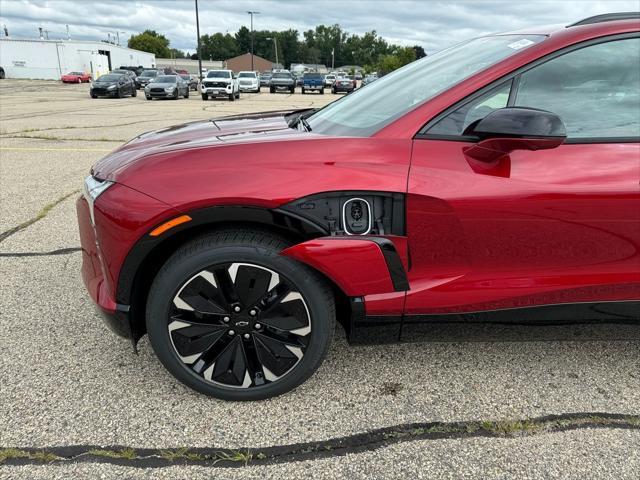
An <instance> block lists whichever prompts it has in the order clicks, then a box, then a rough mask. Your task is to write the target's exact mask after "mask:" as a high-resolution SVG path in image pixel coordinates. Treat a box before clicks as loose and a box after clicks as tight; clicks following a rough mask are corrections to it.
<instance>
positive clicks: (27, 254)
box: [0, 247, 82, 258]
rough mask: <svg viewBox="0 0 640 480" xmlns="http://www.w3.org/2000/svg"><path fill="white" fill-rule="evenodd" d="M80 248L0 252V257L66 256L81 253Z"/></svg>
mask: <svg viewBox="0 0 640 480" xmlns="http://www.w3.org/2000/svg"><path fill="white" fill-rule="evenodd" d="M81 250H82V249H81V248H80V247H67V248H59V249H57V250H51V251H49V252H0V257H7V258H12V257H51V256H54V255H68V254H70V253H76V252H79V251H81Z"/></svg>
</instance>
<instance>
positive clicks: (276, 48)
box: [265, 37, 280, 65]
mask: <svg viewBox="0 0 640 480" xmlns="http://www.w3.org/2000/svg"><path fill="white" fill-rule="evenodd" d="M265 40H273V49H274V50H275V52H276V65H277V64H278V63H280V62H278V40H277V39H276V37H273V39H271V38H265Z"/></svg>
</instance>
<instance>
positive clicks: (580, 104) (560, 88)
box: [515, 38, 640, 138]
mask: <svg viewBox="0 0 640 480" xmlns="http://www.w3.org/2000/svg"><path fill="white" fill-rule="evenodd" d="M515 106H522V107H533V108H539V109H542V110H549V111H551V112H553V113H555V114H557V115H559V116H560V118H561V119H562V121H563V122H564V124H565V126H566V128H567V137H568V138H607V137H638V136H640V38H629V39H624V40H615V41H609V42H606V43H600V44H597V45H591V46H587V47H584V48H581V49H579V50H574V51H572V52H569V53H566V54H564V55H562V56H560V57H556V58H554V59H552V60H549V61H548V62H545V63H543V64H542V65H539V66H537V67H534V68H532V69H531V70H529V71H527V72H525V73H523V74H522V75H521V77H520V83H519V85H518V91H517V94H516V98H515Z"/></svg>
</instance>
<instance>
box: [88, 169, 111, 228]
mask: <svg viewBox="0 0 640 480" xmlns="http://www.w3.org/2000/svg"><path fill="white" fill-rule="evenodd" d="M111 185H113V182H110V181H109V180H98V179H97V178H94V177H92V176H91V175H89V176H88V177H87V178H85V179H84V198H85V199H86V200H87V203H88V204H89V214H90V215H91V223H92V224H94V225H95V219H94V217H93V204H94V203H95V201H96V199H97V198H98V197H99V196H100V195H101V194H102V193H103V192H104V191H105V190H106V189H107V188H109V187H110V186H111Z"/></svg>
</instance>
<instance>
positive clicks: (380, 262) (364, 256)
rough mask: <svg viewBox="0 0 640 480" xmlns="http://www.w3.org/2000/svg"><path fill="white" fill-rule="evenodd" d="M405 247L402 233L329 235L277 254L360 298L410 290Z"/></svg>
mask: <svg viewBox="0 0 640 480" xmlns="http://www.w3.org/2000/svg"><path fill="white" fill-rule="evenodd" d="M406 246H407V237H402V236H357V237H356V236H330V237H320V238H315V239H313V240H308V241H306V242H303V243H299V244H297V245H294V246H292V247H289V248H286V249H284V250H283V251H282V252H280V254H281V255H284V256H286V257H290V258H293V259H295V260H297V261H299V262H302V263H304V264H306V265H309V266H310V267H312V268H314V269H316V270H318V271H320V272H322V273H323V274H324V275H325V276H327V277H328V278H329V279H331V280H332V281H333V282H334V283H335V284H336V285H337V286H338V287H340V289H341V290H342V291H343V292H344V293H345V294H346V295H348V296H349V297H359V296H365V295H373V294H380V293H391V292H403V291H406V290H409V281H408V280H407V273H406V268H407V262H408V259H407V249H406V248H407V247H406ZM398 250H400V252H401V253H402V255H401V254H400V253H398Z"/></svg>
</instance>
